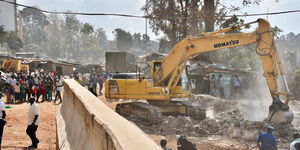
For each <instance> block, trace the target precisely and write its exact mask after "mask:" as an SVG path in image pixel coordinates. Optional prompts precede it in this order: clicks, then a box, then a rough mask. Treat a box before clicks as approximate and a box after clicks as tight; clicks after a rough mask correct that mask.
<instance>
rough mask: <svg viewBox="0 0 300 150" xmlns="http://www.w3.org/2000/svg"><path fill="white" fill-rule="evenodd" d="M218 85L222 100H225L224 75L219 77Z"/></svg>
mask: <svg viewBox="0 0 300 150" xmlns="http://www.w3.org/2000/svg"><path fill="white" fill-rule="evenodd" d="M218 85H219V94H220V98H224V97H225V94H224V82H223V76H222V74H220V75H219V77H218Z"/></svg>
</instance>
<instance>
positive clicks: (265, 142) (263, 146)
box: [256, 126, 277, 150]
mask: <svg viewBox="0 0 300 150" xmlns="http://www.w3.org/2000/svg"><path fill="white" fill-rule="evenodd" d="M273 131H274V127H272V126H268V127H267V132H263V133H261V134H260V135H259V137H258V138H257V140H256V141H257V147H258V148H259V150H277V142H276V137H275V136H274V135H273V134H272V132H273Z"/></svg>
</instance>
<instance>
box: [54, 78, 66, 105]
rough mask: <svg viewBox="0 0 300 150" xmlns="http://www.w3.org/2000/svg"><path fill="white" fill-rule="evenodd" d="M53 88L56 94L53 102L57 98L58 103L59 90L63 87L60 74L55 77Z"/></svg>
mask: <svg viewBox="0 0 300 150" xmlns="http://www.w3.org/2000/svg"><path fill="white" fill-rule="evenodd" d="M55 88H56V94H55V99H54V101H53V103H56V100H57V98H58V99H59V100H60V103H62V98H61V91H62V90H63V89H64V86H63V82H62V80H61V77H60V76H58V77H57V79H56V83H55Z"/></svg>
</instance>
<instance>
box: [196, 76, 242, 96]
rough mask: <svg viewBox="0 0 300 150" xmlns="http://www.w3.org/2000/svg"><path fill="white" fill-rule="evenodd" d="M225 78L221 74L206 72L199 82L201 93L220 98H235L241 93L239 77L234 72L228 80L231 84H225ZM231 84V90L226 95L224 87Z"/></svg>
mask: <svg viewBox="0 0 300 150" xmlns="http://www.w3.org/2000/svg"><path fill="white" fill-rule="evenodd" d="M225 80H226V78H225V77H224V76H223V75H222V74H218V73H212V74H207V75H205V76H204V77H203V81H202V84H201V87H202V89H201V93H202V94H209V95H212V96H215V97H220V98H233V99H236V98H238V97H239V95H240V94H241V91H240V87H241V78H240V76H239V75H238V74H234V75H233V76H232V77H231V79H230V81H232V83H231V84H229V85H225V84H226V82H225ZM228 86H231V88H232V90H231V92H230V93H229V94H228V95H227V96H226V92H225V89H226V88H228Z"/></svg>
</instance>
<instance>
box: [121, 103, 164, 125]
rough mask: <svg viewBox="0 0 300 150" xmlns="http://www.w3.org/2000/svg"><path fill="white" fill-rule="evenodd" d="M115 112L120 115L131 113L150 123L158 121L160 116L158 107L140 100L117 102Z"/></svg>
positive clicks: (129, 114)
mask: <svg viewBox="0 0 300 150" xmlns="http://www.w3.org/2000/svg"><path fill="white" fill-rule="evenodd" d="M116 112H117V113H118V114H120V115H122V116H131V115H133V116H135V117H137V118H139V119H142V120H145V121H147V122H149V123H150V124H155V123H158V122H159V119H160V118H161V116H162V113H161V112H160V109H159V108H158V107H156V106H153V105H150V104H147V103H142V102H125V103H120V104H117V105H116Z"/></svg>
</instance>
